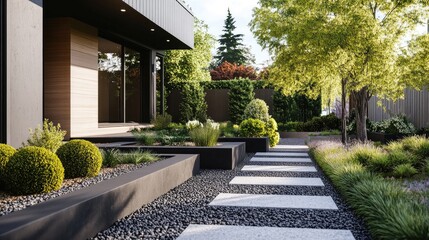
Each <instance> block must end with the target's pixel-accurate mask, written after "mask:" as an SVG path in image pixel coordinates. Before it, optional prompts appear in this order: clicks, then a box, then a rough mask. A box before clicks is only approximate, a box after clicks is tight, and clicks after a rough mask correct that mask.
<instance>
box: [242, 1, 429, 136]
mask: <svg viewBox="0 0 429 240" xmlns="http://www.w3.org/2000/svg"><path fill="white" fill-rule="evenodd" d="M428 5H429V1H427V0H363V1H356V0H337V1H328V0H308V1H301V0H289V1H272V0H260V1H259V7H257V8H255V9H254V14H253V19H252V21H251V23H250V25H251V28H252V31H253V33H254V35H255V36H256V37H257V39H258V41H259V43H260V44H261V45H262V46H263V47H265V48H268V49H269V50H270V51H271V52H272V53H274V54H275V56H276V57H275V61H274V63H273V67H272V68H271V71H270V81H271V82H272V84H273V85H275V86H276V87H278V88H282V89H283V91H284V92H285V93H294V92H298V91H303V90H304V92H305V93H306V94H307V95H308V96H310V97H314V96H316V95H319V94H320V93H321V92H322V90H325V91H326V90H329V88H330V87H331V88H332V89H336V88H338V86H341V89H342V101H343V106H344V107H345V101H346V96H347V95H348V94H350V96H351V97H353V98H354V99H355V101H356V116H357V119H356V120H357V121H356V122H357V138H358V139H359V140H360V141H366V139H367V134H366V124H365V122H366V118H367V111H368V101H369V99H370V98H371V96H373V95H378V96H381V97H387V98H390V99H396V98H399V97H401V96H402V94H403V89H404V88H405V87H406V85H405V83H404V81H402V80H401V74H400V71H399V68H398V67H397V63H398V59H399V55H400V54H399V53H400V51H399V45H400V43H401V41H402V40H403V38H404V36H405V35H406V34H407V33H409V32H410V31H412V30H413V29H415V27H416V25H417V24H420V23H422V22H423V19H425V18H426V16H427V14H428V12H429V11H428ZM344 112H345V111H343V113H344ZM342 118H343V132H344V134H343V142H345V131H344V129H345V128H344V126H345V115H344V114H343V117H342Z"/></svg>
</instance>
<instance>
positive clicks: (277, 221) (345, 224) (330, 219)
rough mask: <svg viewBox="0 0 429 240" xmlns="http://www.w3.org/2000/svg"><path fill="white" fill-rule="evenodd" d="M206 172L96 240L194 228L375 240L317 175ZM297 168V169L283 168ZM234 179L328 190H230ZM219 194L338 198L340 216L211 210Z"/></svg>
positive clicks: (167, 235)
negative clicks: (303, 182)
mask: <svg viewBox="0 0 429 240" xmlns="http://www.w3.org/2000/svg"><path fill="white" fill-rule="evenodd" d="M252 155H253V154H249V155H248V157H247V158H246V159H245V160H244V161H243V162H242V163H240V165H239V166H238V167H237V168H236V170H202V171H201V173H200V174H199V175H197V176H195V177H193V178H191V179H189V180H188V181H186V182H185V183H183V184H181V185H180V186H178V187H176V188H174V189H173V190H171V191H169V192H168V193H166V194H164V195H162V196H161V197H159V198H157V199H156V200H155V201H153V202H152V203H150V204H147V205H145V206H143V207H142V208H141V209H139V210H138V211H136V212H135V213H133V214H131V215H129V216H127V217H126V218H124V219H121V220H119V221H117V222H116V223H115V224H114V225H112V226H111V227H110V228H108V229H106V230H104V231H102V232H100V233H98V234H97V235H96V236H95V237H94V238H93V239H100V240H101V239H175V238H177V237H178V236H179V235H180V233H182V232H183V231H184V230H185V229H186V227H187V226H188V225H189V224H191V223H192V224H216V225H243V226H270V227H296V228H325V229H348V230H351V231H352V233H353V235H354V237H355V238H356V239H358V240H359V239H371V238H370V235H369V233H368V231H367V230H366V228H365V227H364V225H363V222H362V221H361V220H360V219H358V218H357V217H356V216H355V215H354V214H353V212H352V210H351V209H350V208H349V207H348V206H347V205H346V204H345V202H344V201H343V200H342V199H341V197H340V196H339V194H338V193H337V192H336V191H335V189H334V188H333V186H332V184H331V183H330V181H329V180H328V179H327V178H326V177H325V176H324V174H323V173H322V172H321V171H320V169H319V168H318V167H317V166H316V168H317V169H318V170H319V172H317V173H290V172H289V173H285V172H241V171H240V169H241V168H242V167H243V166H244V165H246V164H254V163H252V162H249V160H250V157H251V156H252ZM283 165H292V164H283ZM234 176H278V177H289V176H290V177H320V178H321V179H322V181H323V183H324V184H325V187H303V186H299V187H298V186H297V187H295V186H288V187H285V186H249V185H229V182H230V181H231V179H232V178H233V177H234ZM219 193H251V194H287V195H320V196H332V198H333V199H334V201H335V203H336V204H337V206H338V208H339V210H314V209H275V208H247V207H220V206H208V204H209V203H210V202H211V201H212V200H213V199H214V198H215V197H216V196H217V195H218V194H219Z"/></svg>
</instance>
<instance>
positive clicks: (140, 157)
mask: <svg viewBox="0 0 429 240" xmlns="http://www.w3.org/2000/svg"><path fill="white" fill-rule="evenodd" d="M101 156H102V158H103V167H110V168H112V167H116V166H117V165H119V164H140V163H149V162H155V161H158V160H159V159H160V157H159V156H157V155H154V154H152V153H151V152H150V151H141V150H135V151H131V152H125V153H123V152H120V151H119V149H116V148H111V149H102V150H101Z"/></svg>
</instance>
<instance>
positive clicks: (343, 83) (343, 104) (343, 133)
mask: <svg viewBox="0 0 429 240" xmlns="http://www.w3.org/2000/svg"><path fill="white" fill-rule="evenodd" d="M346 86H347V79H342V80H341V142H342V143H343V144H344V145H346V144H347V118H346V101H347V89H346Z"/></svg>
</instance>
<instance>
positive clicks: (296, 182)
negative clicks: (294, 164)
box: [229, 176, 325, 187]
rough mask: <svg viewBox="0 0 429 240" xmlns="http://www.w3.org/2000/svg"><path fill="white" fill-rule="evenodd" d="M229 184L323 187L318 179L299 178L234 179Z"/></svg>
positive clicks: (240, 177)
mask: <svg viewBox="0 0 429 240" xmlns="http://www.w3.org/2000/svg"><path fill="white" fill-rule="evenodd" d="M229 184H232V185H272V186H314V187H323V186H325V185H324V184H323V182H322V179H320V178H300V177H248V176H238V177H234V178H233V179H232V180H231V182H229Z"/></svg>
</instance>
